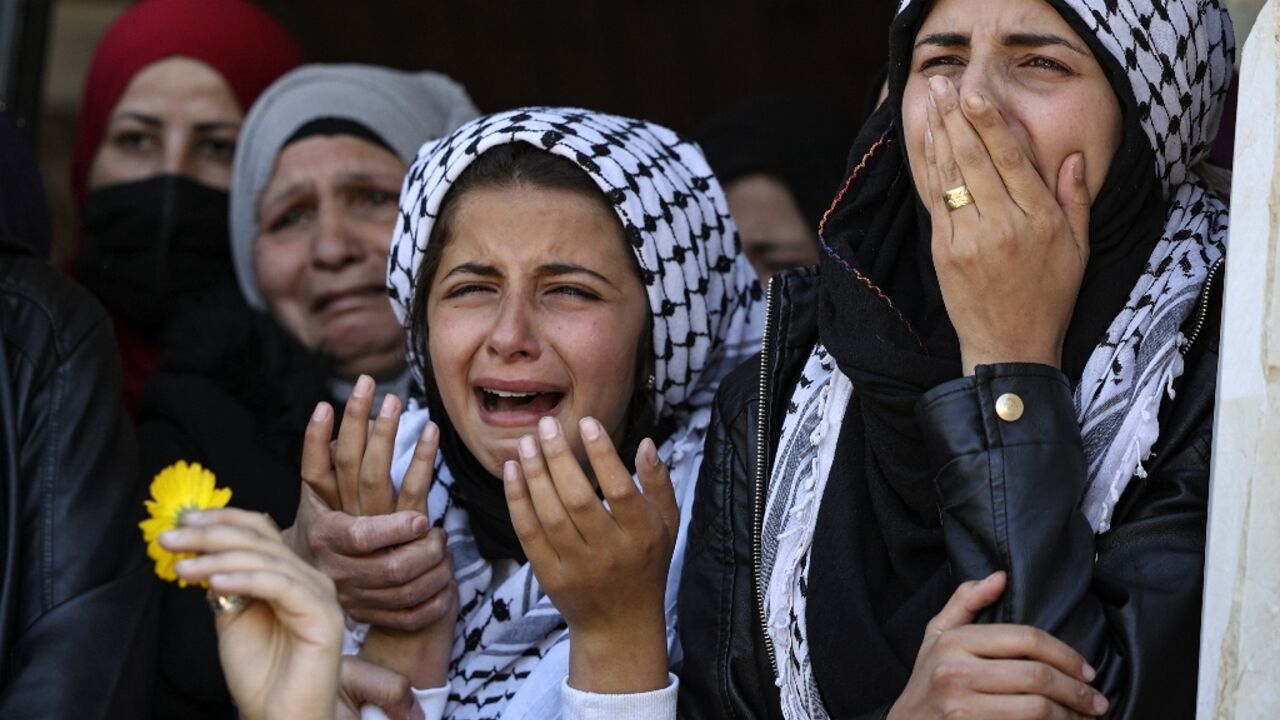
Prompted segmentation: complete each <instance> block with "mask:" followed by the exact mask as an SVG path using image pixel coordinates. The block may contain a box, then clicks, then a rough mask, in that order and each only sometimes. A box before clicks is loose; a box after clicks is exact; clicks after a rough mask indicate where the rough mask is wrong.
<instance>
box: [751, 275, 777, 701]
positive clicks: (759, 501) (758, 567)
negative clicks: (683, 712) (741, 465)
mask: <svg viewBox="0 0 1280 720" xmlns="http://www.w3.org/2000/svg"><path fill="white" fill-rule="evenodd" d="M765 296H766V298H767V299H766V301H765V313H764V339H763V341H762V342H761V348H760V388H759V390H760V396H759V400H758V401H757V412H756V465H755V473H756V482H755V495H754V498H753V501H754V507H753V514H752V523H751V525H752V531H751V558H752V562H753V564H754V565H755V573H754V576H755V584H756V588H755V589H756V607H757V609H758V612H759V614H760V618H759V620H760V632H761V635H762V637H764V647H765V650H766V651H767V652H768V654H769V667H770V669H772V670H773V677H774V678H777V677H778V658H777V655H776V654H775V650H774V648H773V641H772V640H770V639H769V619H768V617H767V616H766V615H765V609H764V581H763V578H762V577H761V574H762V573H763V571H764V567H763V566H764V560H763V557H764V553H763V549H762V547H761V546H762V544H763V539H762V538H761V537H760V534H761V533H762V532H763V528H764V502H765V493H766V487H765V484H766V481H767V480H768V478H767V476H766V473H765V468H766V467H767V466H768V464H769V453H768V443H767V440H768V432H769V420H768V418H769V403H768V396H769V375H770V360H771V358H772V350H773V348H772V347H771V346H772V344H773V322H774V318H773V304H774V278H769V287H768V288H767V289H766V290H765Z"/></svg>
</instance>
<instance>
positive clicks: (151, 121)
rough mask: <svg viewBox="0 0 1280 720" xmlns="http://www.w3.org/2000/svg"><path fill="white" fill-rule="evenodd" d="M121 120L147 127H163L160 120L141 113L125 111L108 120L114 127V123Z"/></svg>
mask: <svg viewBox="0 0 1280 720" xmlns="http://www.w3.org/2000/svg"><path fill="white" fill-rule="evenodd" d="M121 120H132V121H134V122H137V123H142V124H143V125H147V126H149V127H160V126H161V125H164V122H163V121H161V120H160V118H158V117H155V116H154V115H144V114H143V113H140V112H132V111H125V112H122V113H119V114H117V115H115V116H113V117H112V118H111V120H110V123H111V124H112V125H114V124H115V123H117V122H120V121H121Z"/></svg>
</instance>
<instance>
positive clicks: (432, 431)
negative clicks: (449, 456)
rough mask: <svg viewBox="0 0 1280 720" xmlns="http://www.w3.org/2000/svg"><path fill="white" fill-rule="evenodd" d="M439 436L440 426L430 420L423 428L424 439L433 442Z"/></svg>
mask: <svg viewBox="0 0 1280 720" xmlns="http://www.w3.org/2000/svg"><path fill="white" fill-rule="evenodd" d="M438 437H440V428H439V426H437V425H436V424H435V423H433V422H428V423H427V426H426V427H424V428H422V440H423V441H424V442H429V443H433V442H435V441H436V438H438Z"/></svg>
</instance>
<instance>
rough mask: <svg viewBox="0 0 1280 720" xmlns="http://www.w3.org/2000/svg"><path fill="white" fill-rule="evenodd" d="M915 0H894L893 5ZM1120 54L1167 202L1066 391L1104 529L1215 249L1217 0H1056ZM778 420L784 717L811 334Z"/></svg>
mask: <svg viewBox="0 0 1280 720" xmlns="http://www.w3.org/2000/svg"><path fill="white" fill-rule="evenodd" d="M926 1H927V0H903V1H902V3H901V5H900V7H899V12H902V11H903V10H906V9H907V8H908V7H910V6H912V5H913V4H918V3H921V2H926ZM1065 1H1066V3H1067V4H1068V5H1069V6H1070V8H1071V9H1072V10H1074V11H1075V12H1076V13H1077V14H1078V15H1079V16H1080V18H1081V19H1082V20H1083V21H1084V22H1085V23H1086V25H1087V26H1088V27H1090V28H1092V29H1093V31H1094V33H1095V34H1096V36H1097V38H1098V39H1099V40H1100V41H1101V43H1102V44H1103V46H1104V47H1106V48H1107V50H1108V51H1109V52H1110V53H1112V54H1113V55H1114V57H1115V58H1116V59H1117V60H1118V61H1119V62H1120V64H1121V65H1122V66H1123V67H1124V68H1125V70H1126V72H1127V74H1128V76H1129V78H1130V84H1131V86H1132V90H1133V93H1134V95H1135V97H1136V100H1137V102H1138V105H1139V108H1140V109H1141V112H1142V116H1141V117H1140V118H1139V121H1140V122H1141V125H1142V128H1143V130H1144V131H1145V133H1146V135H1147V137H1148V138H1149V140H1150V141H1151V144H1152V148H1153V149H1154V150H1155V153H1156V166H1157V167H1156V172H1157V176H1158V177H1159V179H1160V181H1161V183H1162V185H1163V188H1164V190H1165V195H1166V197H1167V198H1168V200H1169V210H1168V215H1167V220H1166V224H1165V230H1164V234H1163V236H1162V237H1161V239H1160V240H1159V241H1158V242H1157V244H1156V246H1155V249H1154V251H1153V252H1152V254H1151V257H1150V260H1149V261H1148V263H1147V268H1146V270H1145V272H1143V274H1142V275H1141V277H1140V278H1139V279H1138V282H1137V284H1136V285H1135V286H1134V288H1133V290H1132V291H1131V293H1130V295H1129V299H1128V301H1127V302H1126V303H1125V305H1124V308H1123V309H1122V310H1121V312H1120V313H1119V314H1118V315H1117V316H1116V317H1115V319H1114V320H1113V321H1112V323H1111V325H1110V327H1109V328H1108V330H1107V332H1106V334H1105V337H1104V339H1103V341H1102V342H1101V343H1100V344H1099V345H1098V346H1097V347H1096V348H1095V349H1094V351H1093V353H1092V354H1091V355H1090V357H1089V360H1088V362H1087V364H1086V366H1085V369H1084V372H1083V376H1082V378H1081V381H1080V383H1079V385H1078V386H1077V388H1076V392H1075V405H1076V416H1077V419H1078V420H1079V423H1080V430H1081V435H1082V439H1083V444H1084V450H1085V455H1086V458H1087V460H1088V472H1089V478H1088V486H1087V491H1086V494H1085V497H1084V499H1083V502H1082V504H1081V511H1082V512H1083V513H1084V515H1085V517H1086V519H1087V520H1088V521H1089V524H1090V526H1091V527H1093V529H1094V531H1095V532H1098V533H1103V532H1106V531H1107V530H1108V529H1109V528H1110V525H1111V517H1112V512H1113V511H1114V509H1115V506H1116V503H1117V502H1118V501H1119V499H1120V497H1121V496H1122V495H1123V493H1124V491H1125V488H1126V487H1127V486H1128V484H1129V482H1130V480H1131V479H1132V478H1133V477H1135V476H1137V477H1144V476H1145V471H1144V469H1143V462H1144V461H1145V460H1146V459H1147V458H1148V457H1149V456H1150V453H1151V449H1152V447H1153V445H1154V444H1155V442H1156V440H1157V438H1158V436H1159V432H1160V428H1159V424H1158V420H1157V418H1158V415H1159V410H1160V405H1161V402H1162V401H1163V400H1164V398H1165V397H1172V395H1173V382H1174V380H1176V379H1177V378H1178V377H1179V376H1181V375H1182V372H1183V358H1182V350H1183V348H1184V346H1185V344H1186V342H1187V339H1186V338H1185V337H1184V336H1183V334H1182V332H1181V330H1182V328H1183V327H1184V326H1185V324H1186V323H1187V321H1188V319H1189V317H1190V315H1191V313H1192V312H1193V311H1194V309H1195V307H1196V304H1197V301H1198V299H1199V296H1200V294H1201V290H1202V288H1203V286H1204V284H1205V282H1206V280H1207V278H1208V275H1209V272H1210V269H1211V268H1212V267H1213V265H1214V264H1215V263H1217V262H1218V261H1219V260H1220V259H1222V258H1223V256H1224V254H1225V250H1226V236H1227V223H1228V212H1227V208H1226V207H1225V206H1224V204H1223V203H1222V202H1221V201H1220V200H1219V199H1218V198H1217V197H1216V196H1214V195H1213V194H1212V193H1211V192H1210V191H1209V189H1208V188H1207V187H1206V185H1205V183H1204V182H1203V181H1202V180H1201V179H1200V178H1199V177H1198V176H1197V174H1196V173H1195V171H1194V169H1193V168H1194V167H1195V166H1196V165H1197V164H1198V163H1199V162H1200V161H1202V160H1203V159H1204V158H1205V157H1206V156H1207V154H1208V151H1209V148H1210V145H1211V142H1212V140H1213V138H1214V137H1215V136H1216V133H1217V125H1218V118H1219V116H1220V113H1221V106H1222V99H1223V97H1224V96H1225V93H1226V89H1227V86H1228V84H1229V82H1230V79H1231V72H1232V63H1233V55H1234V39H1233V35H1232V28H1231V22H1230V18H1229V16H1228V15H1227V11H1226V9H1225V7H1224V6H1223V4H1222V2H1221V1H1220V0H1171V1H1170V2H1163V1H1155V2H1151V1H1143V0H1120V1H1119V2H1117V1H1116V0H1065ZM802 375H803V377H804V381H802V382H800V383H799V384H798V385H797V386H796V388H795V391H794V394H793V395H792V399H791V404H790V411H789V413H788V415H787V417H786V418H785V419H784V422H783V429H782V436H781V439H780V440H779V442H778V445H777V447H778V452H777V455H776V457H775V458H774V466H773V467H774V470H773V474H772V476H771V479H770V488H769V495H768V498H767V502H766V508H765V514H764V518H763V526H762V533H763V539H762V551H763V560H764V562H763V568H762V573H761V575H760V579H761V582H762V583H764V585H765V586H764V587H763V588H762V597H764V598H765V613H766V618H767V621H768V632H769V641H770V642H771V643H772V644H773V646H774V649H775V650H776V652H777V657H778V673H779V677H778V678H776V682H777V683H778V685H779V687H780V689H781V696H782V709H783V714H784V716H785V717H787V718H788V720H798V719H799V718H826V717H828V714H827V711H826V708H825V707H824V706H823V703H822V699H821V697H820V694H819V692H818V689H817V683H816V681H815V679H814V675H813V669H812V666H811V664H810V657H809V647H808V642H807V639H806V638H807V637H808V628H807V624H806V588H807V580H808V576H807V572H808V564H809V561H810V558H811V552H812V547H813V537H814V528H815V526H816V524H817V523H816V519H817V512H818V506H819V504H820V503H821V500H822V496H823V491H824V490H825V487H826V481H827V475H828V471H829V470H830V467H831V463H832V458H833V457H834V454H835V438H838V437H839V435H840V429H841V424H842V422H843V419H844V414H845V406H846V404H847V403H848V399H849V396H850V393H851V392H852V389H853V388H852V384H851V383H850V381H849V379H848V378H847V377H846V376H845V375H844V374H843V373H842V372H840V370H839V368H838V367H836V365H835V363H834V362H833V361H832V360H831V358H830V357H829V356H828V355H827V352H826V351H825V349H823V348H822V347H821V346H819V347H818V348H815V350H814V352H813V353H812V355H811V356H810V358H809V361H808V363H807V364H806V366H805V368H804V370H803V372H802Z"/></svg>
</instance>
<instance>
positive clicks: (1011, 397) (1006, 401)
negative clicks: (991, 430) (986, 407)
mask: <svg viewBox="0 0 1280 720" xmlns="http://www.w3.org/2000/svg"><path fill="white" fill-rule="evenodd" d="M1025 409H1026V408H1025V407H1024V406H1023V404H1022V398H1020V397H1018V396H1017V395H1016V394H1014V393H1005V394H1003V395H1001V396H1000V397H998V398H996V415H999V416H1000V419H1001V420H1003V421H1005V422H1018V420H1019V419H1020V418H1021V417H1022V412H1023V410H1025Z"/></svg>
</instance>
